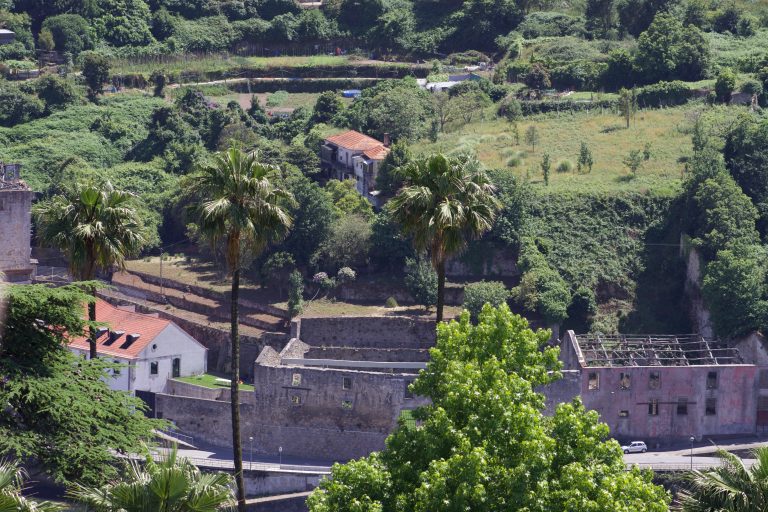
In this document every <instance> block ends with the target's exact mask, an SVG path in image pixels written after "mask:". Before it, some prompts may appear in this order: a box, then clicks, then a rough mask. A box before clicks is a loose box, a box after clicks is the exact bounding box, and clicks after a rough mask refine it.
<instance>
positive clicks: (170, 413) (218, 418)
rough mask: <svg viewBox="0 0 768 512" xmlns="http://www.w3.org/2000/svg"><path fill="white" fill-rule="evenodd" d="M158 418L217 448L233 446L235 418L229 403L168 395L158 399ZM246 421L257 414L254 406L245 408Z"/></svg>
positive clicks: (157, 397)
mask: <svg viewBox="0 0 768 512" xmlns="http://www.w3.org/2000/svg"><path fill="white" fill-rule="evenodd" d="M155 412H156V414H157V417H158V418H163V419H166V420H168V421H172V422H173V423H174V424H175V425H176V426H177V427H178V428H179V429H180V430H181V431H182V432H184V433H186V434H189V435H191V436H192V437H193V438H195V439H196V440H202V441H204V442H206V443H210V444H213V445H215V446H232V416H231V407H230V403H229V402H222V401H219V400H206V399H203V398H192V397H186V396H173V395H167V394H165V393H158V394H157V395H155ZM240 414H241V416H242V417H243V418H245V417H246V416H250V415H252V414H253V406H252V405H246V404H241V405H240Z"/></svg>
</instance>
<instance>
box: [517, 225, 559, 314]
mask: <svg viewBox="0 0 768 512" xmlns="http://www.w3.org/2000/svg"><path fill="white" fill-rule="evenodd" d="M518 266H519V267H520V270H521V271H522V273H523V276H522V278H521V279H520V284H519V285H518V286H516V287H515V288H514V289H513V290H512V297H513V298H514V299H515V301H517V302H518V303H519V304H521V305H522V306H523V307H524V308H525V309H527V310H528V311H531V312H534V313H537V314H539V315H541V317H542V318H543V319H544V321H545V322H546V323H547V324H548V325H555V324H560V323H561V322H562V321H563V320H565V319H566V318H568V306H569V305H570V303H571V291H570V289H569V287H568V283H566V282H565V279H563V278H562V276H561V275H560V273H559V272H558V271H557V270H556V269H554V268H552V267H551V266H550V265H549V262H547V259H546V257H545V256H544V255H543V254H542V253H541V251H540V250H539V248H538V247H537V246H536V243H535V242H534V241H533V240H531V239H530V238H524V239H523V240H522V241H521V245H520V257H519V262H518Z"/></svg>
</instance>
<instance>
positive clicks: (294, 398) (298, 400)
mask: <svg viewBox="0 0 768 512" xmlns="http://www.w3.org/2000/svg"><path fill="white" fill-rule="evenodd" d="M291 403H292V404H293V405H301V397H300V396H299V395H291Z"/></svg>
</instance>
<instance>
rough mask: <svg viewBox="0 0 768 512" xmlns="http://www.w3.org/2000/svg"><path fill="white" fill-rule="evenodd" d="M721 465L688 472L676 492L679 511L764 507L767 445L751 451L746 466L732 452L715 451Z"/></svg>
mask: <svg viewBox="0 0 768 512" xmlns="http://www.w3.org/2000/svg"><path fill="white" fill-rule="evenodd" d="M718 456H719V457H720V459H721V460H722V462H723V463H722V465H720V466H719V467H716V468H712V469H707V470H704V471H693V472H691V473H690V474H689V475H688V478H687V480H688V485H687V486H686V487H685V488H684V489H683V490H682V491H681V492H680V494H679V495H678V500H679V505H678V506H676V507H675V508H674V510H679V511H680V512H711V511H718V512H719V511H723V512H725V511H734V512H736V511H738V512H762V511H764V510H768V448H765V447H763V448H758V449H757V450H755V452H754V455H753V456H754V458H755V459H756V460H755V463H754V464H753V465H752V466H751V467H747V466H746V465H745V464H744V461H743V460H741V459H740V458H739V457H737V456H736V455H734V454H732V453H728V452H726V451H720V452H718Z"/></svg>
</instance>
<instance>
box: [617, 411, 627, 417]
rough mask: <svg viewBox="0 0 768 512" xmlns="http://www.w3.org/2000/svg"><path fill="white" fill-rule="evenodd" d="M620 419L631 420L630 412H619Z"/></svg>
mask: <svg viewBox="0 0 768 512" xmlns="http://www.w3.org/2000/svg"><path fill="white" fill-rule="evenodd" d="M619 418H629V411H619Z"/></svg>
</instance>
